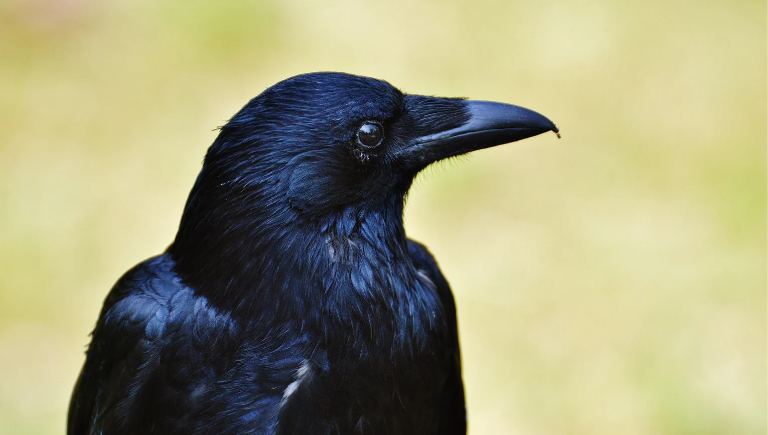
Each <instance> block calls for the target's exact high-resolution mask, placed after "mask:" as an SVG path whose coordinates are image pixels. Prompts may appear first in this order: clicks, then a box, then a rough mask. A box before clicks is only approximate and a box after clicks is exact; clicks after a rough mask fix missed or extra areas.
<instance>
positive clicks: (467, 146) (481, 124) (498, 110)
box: [395, 100, 560, 171]
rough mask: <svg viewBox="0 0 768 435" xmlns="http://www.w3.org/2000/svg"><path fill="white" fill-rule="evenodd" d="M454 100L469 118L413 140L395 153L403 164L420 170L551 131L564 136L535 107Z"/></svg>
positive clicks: (411, 168)
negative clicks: (459, 123)
mask: <svg viewBox="0 0 768 435" xmlns="http://www.w3.org/2000/svg"><path fill="white" fill-rule="evenodd" d="M453 101H456V102H460V103H463V104H464V107H463V109H464V110H465V111H466V113H467V114H468V115H469V119H468V120H467V121H466V122H464V123H463V124H462V125H460V126H458V127H453V128H448V129H444V130H442V131H433V132H430V133H428V134H425V135H422V136H420V137H417V138H415V139H413V140H411V142H410V144H408V145H407V146H405V147H403V148H402V149H400V150H399V152H398V153H397V155H396V156H395V158H396V159H397V160H398V163H399V164H400V165H401V167H403V168H404V169H406V170H416V171H418V170H421V169H423V168H425V167H426V166H428V165H429V164H430V163H433V162H436V161H438V160H442V159H445V158H448V157H453V156H458V155H461V154H466V153H469V152H472V151H476V150H480V149H483V148H490V147H493V146H496V145H501V144H505V143H509V142H515V141H518V140H521V139H525V138H528V137H531V136H536V135H538V134H541V133H545V132H547V131H553V132H555V133H556V134H557V136H558V137H560V134H559V133H558V129H557V127H556V126H555V124H554V123H553V122H552V121H550V120H549V119H547V118H546V117H545V116H544V115H541V114H539V113H536V112H534V111H533V110H528V109H526V108H523V107H520V106H513V105H511V104H503V103H494V102H491V101H472V100H463V101H461V100H453Z"/></svg>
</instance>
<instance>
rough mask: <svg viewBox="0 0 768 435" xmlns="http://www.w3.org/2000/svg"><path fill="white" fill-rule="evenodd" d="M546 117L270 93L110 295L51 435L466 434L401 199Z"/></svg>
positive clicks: (446, 330) (455, 345) (465, 103)
mask: <svg viewBox="0 0 768 435" xmlns="http://www.w3.org/2000/svg"><path fill="white" fill-rule="evenodd" d="M550 130H551V131H554V132H557V131H558V130H557V127H555V125H554V124H553V123H552V122H551V121H549V120H548V119H547V118H545V117H544V116H542V115H540V114H538V113H536V112H533V111H530V110H527V109H524V108H522V107H517V106H512V105H507V104H501V103H492V102H484V101H469V100H462V99H452V98H434V97H425V96H419V95H409V94H403V93H401V92H400V91H399V90H397V89H396V88H394V87H392V86H391V85H390V84H388V83H387V82H384V81H380V80H375V79H371V78H367V77H358V76H352V75H347V74H341V73H313V74H306V75H300V76H296V77H293V78H290V79H287V80H285V81H282V82H280V83H278V84H276V85H274V86H272V87H271V88H269V89H267V90H266V91H264V92H263V93H262V94H261V95H259V96H257V97H256V98H254V99H252V100H251V101H250V102H249V103H248V104H247V105H246V106H245V107H243V108H242V109H241V110H240V111H239V112H238V113H237V114H236V115H235V116H234V117H233V118H232V119H231V120H229V122H227V124H226V125H224V126H223V127H221V131H220V134H219V136H218V137H217V139H216V140H215V141H214V143H213V145H212V146H211V147H210V149H209V150H208V153H207V155H206V157H205V162H204V164H203V168H202V170H201V172H200V175H199V176H198V178H197V181H196V182H195V185H194V187H193V188H192V191H191V193H190V195H189V199H188V201H187V204H186V207H185V209H184V214H183V216H182V219H181V225H180V227H179V231H178V234H177V235H176V239H175V240H174V242H173V244H171V246H170V247H169V248H168V250H167V251H166V252H165V253H164V254H162V255H160V256H157V257H154V258H150V259H148V260H146V261H144V262H142V263H140V264H138V265H137V266H135V267H134V268H133V269H131V270H130V271H128V272H127V273H126V274H125V275H124V276H123V277H122V278H120V280H119V281H118V282H117V284H115V286H114V288H113V289H112V290H111V292H110V293H109V295H108V296H107V299H106V301H105V302H104V308H103V310H102V312H101V315H100V317H99V320H98V322H97V325H96V328H95V330H94V331H93V334H92V341H91V344H90V346H89V348H88V351H87V359H86V361H85V365H84V367H83V370H82V372H81V374H80V377H79V379H78V381H77V385H76V386H75V390H74V393H73V395H72V401H71V404H70V410H69V421H68V432H67V433H68V434H69V435H85V434H102V435H117V434H328V435H331V434H339V435H344V434H365V435H370V434H378V435H382V434H398V435H407V434H420V435H423V434H441V435H443V434H447V435H451V434H464V433H465V432H466V418H465V408H464V388H463V384H462V379H461V363H460V357H459V342H458V335H457V329H456V309H455V306H454V301H453V295H452V294H451V290H450V288H449V287H448V283H447V282H446V280H445V278H444V277H443V275H442V274H441V273H440V270H439V269H438V267H437V264H436V263H435V260H434V259H433V258H432V256H431V255H430V253H429V252H428V251H427V250H426V248H424V246H422V245H420V244H419V243H417V242H414V241H412V240H409V239H408V238H407V237H406V235H405V230H404V229H403V206H404V199H405V196H406V193H407V192H408V188H409V187H410V186H411V182H412V180H413V178H414V176H415V175H416V174H417V173H418V172H419V171H421V170H422V169H424V168H425V167H426V166H428V165H429V164H431V163H433V162H436V161H438V160H441V159H445V158H448V157H452V156H457V155H461V154H465V153H468V152H470V151H474V150H478V149H481V148H487V147H491V146H495V145H500V144H503V143H507V142H512V141H516V140H520V139H524V138H527V137H530V136H535V135H537V134H540V133H543V132H546V131H550Z"/></svg>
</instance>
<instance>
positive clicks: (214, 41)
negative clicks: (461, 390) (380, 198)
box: [0, 0, 768, 435]
mask: <svg viewBox="0 0 768 435" xmlns="http://www.w3.org/2000/svg"><path fill="white" fill-rule="evenodd" d="M0 59H1V60H0V268H1V271H2V272H1V273H0V433H2V434H61V433H63V432H64V424H65V418H66V415H65V414H66V408H67V403H68V399H69V394H70V391H71V388H72V385H73V383H74V381H75V378H76V376H77V374H78V370H79V369H80V365H81V364H82V361H83V351H84V347H85V345H86V343H87V342H88V337H87V334H88V333H89V332H90V330H91V328H92V327H93V325H94V322H95V320H96V317H97V315H98V312H99V309H100V306H101V303H102V300H103V298H104V297H105V295H106V293H107V291H108V290H109V288H110V287H111V285H112V284H113V283H114V281H115V280H116V279H117V278H118V277H119V276H120V275H121V274H122V273H123V272H124V271H125V270H126V269H128V268H129V267H131V266H132V265H133V264H135V263H137V262H139V261H141V260H143V259H144V258H146V257H149V256H152V255H154V254H157V253H159V252H161V251H162V250H163V249H164V248H165V247H166V246H167V245H168V244H169V243H170V241H171V240H172V238H173V236H174V233H175V229H176V227H177V225H178V222H179V218H180V216H181V211H182V207H183V204H184V201H185V199H186V195H187V193H188V191H189V189H190V188H191V186H192V183H193V181H194V178H195V176H196V174H197V172H198V171H199V169H200V163H201V161H202V158H203V155H204V152H205V150H206V148H207V147H208V145H209V144H210V143H211V142H212V140H213V139H214V137H215V135H216V132H215V131H213V129H214V128H215V127H216V126H218V125H221V124H223V123H224V122H225V120H226V119H227V118H228V117H229V116H231V115H232V114H234V113H235V112H236V111H237V110H238V109H239V108H240V107H241V106H242V105H243V104H245V102H246V101H248V99H250V98H251V97H253V96H254V95H256V94H258V93H260V92H261V91H262V90H264V89H265V88H266V87H268V86H270V85H272V84H273V83H275V82H277V81H279V80H281V79H283V78H286V77H289V76H292V75H295V74H299V73H303V72H309V71H319V70H337V71H347V72H351V73H356V74H363V75H369V76H374V77H378V78H382V79H385V80H388V81H390V82H391V83H392V84H394V85H396V86H398V87H400V88H401V89H403V90H405V91H408V92H414V93H421V94H430V95H443V96H466V97H471V98H474V99H487V100H497V101H504V102H510V103H515V104H519V105H523V106H526V107H530V108H532V109H534V110H537V111H540V112H542V113H544V114H546V115H547V116H548V117H550V118H551V119H553V120H554V121H555V122H556V123H557V124H558V126H560V127H561V129H562V133H563V139H562V140H557V139H556V138H555V135H553V134H548V135H544V136H541V137H536V138H534V139H528V140H525V141H523V142H519V143H515V144H513V145H508V146H504V147H499V148H494V149H491V150H486V151H482V152H479V153H476V154H474V155H472V156H470V157H467V158H464V159H461V160H460V161H454V162H449V163H444V164H441V165H438V166H436V167H433V168H430V169H428V170H427V171H425V174H423V175H422V176H420V178H419V179H418V181H417V183H416V185H415V187H414V189H413V191H412V194H411V196H410V198H409V205H408V208H407V211H406V223H407V231H408V233H409V234H410V236H411V237H413V238H416V239H417V240H420V241H422V242H424V243H426V244H427V245H428V246H429V247H430V248H431V250H432V251H433V253H434V254H435V255H436V256H437V258H438V260H439V261H440V264H441V266H442V268H443V270H444V271H445V273H446V275H447V277H448V279H449V280H450V281H451V283H452V285H453V288H454V292H455V294H456V299H457V302H458V308H459V322H460V330H461V338H462V343H463V351H464V370H465V380H466V388H467V400H468V407H469V418H470V433H471V434H473V435H479V434H507V433H509V434H530V435H533V434H585V435H587V434H589V435H592V434H630V435H631V434H764V433H766V407H767V406H768V404H767V403H766V383H767V382H768V381H767V380H766V343H767V341H768V338H767V337H766V116H767V114H766V4H765V2H764V1H752V0H743V1H733V0H728V1H726V0H713V1H710V2H701V1H694V0H667V1H662V0H649V1H645V2H615V1H609V0H575V1H570V2H563V1H559V2H558V1H553V0H543V1H538V2H533V1H524V2H523V1H521V2H508V1H496V2H494V1H472V2H470V1H466V2H458V1H437V0H432V1H422V2H409V1H390V2H378V3H374V2H355V1H332V2H314V3H311V2H302V1H296V0H289V1H276V0H275V1H271V2H257V1H250V2H249V1H229V0H226V1H219V2H205V1H200V0H191V1H186V2H182V1H158V0H153V1H149V0H136V1H101V2H98V1H96V0H30V1H23V2H16V1H10V2H9V1H8V0H3V1H0Z"/></svg>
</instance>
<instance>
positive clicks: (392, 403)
mask: <svg viewBox="0 0 768 435" xmlns="http://www.w3.org/2000/svg"><path fill="white" fill-rule="evenodd" d="M372 281H373V283H374V284H376V283H377V282H379V280H377V279H375V277H374V278H373V279H372ZM358 284H359V283H358ZM406 285H410V287H407V286H406ZM345 291H346V297H345V298H344V299H343V302H345V303H344V304H342V301H341V300H339V301H338V303H339V304H340V305H336V306H332V309H327V310H326V312H327V317H325V318H324V319H323V321H324V322H325V323H324V325H323V329H322V330H323V337H322V340H321V341H322V346H321V349H322V350H321V351H319V352H318V353H317V354H316V355H320V357H319V358H315V360H314V361H313V362H312V371H311V373H309V375H308V376H307V377H306V378H305V380H306V384H305V385H303V388H301V391H300V394H301V395H302V396H303V398H299V397H298V396H297V397H296V398H295V399H296V401H295V403H294V404H293V405H294V406H301V404H302V402H303V401H307V402H306V403H304V406H302V408H303V409H304V411H305V412H306V410H307V409H315V410H318V412H319V414H320V415H321V416H322V417H318V418H317V419H316V420H317V421H326V423H327V424H329V425H338V427H339V428H342V427H347V428H356V430H358V433H361V432H359V428H360V427H370V428H372V429H376V428H378V429H381V430H383V429H384V428H388V431H389V433H404V434H407V433H429V432H431V430H432V429H431V428H432V426H433V425H434V422H435V417H434V414H435V412H436V409H437V408H438V406H439V403H440V393H441V391H442V389H443V388H444V385H445V380H446V378H447V376H448V373H449V370H450V363H451V352H450V350H451V343H450V341H449V339H448V330H447V329H448V328H447V321H446V318H445V314H444V310H443V307H442V305H441V303H440V300H439V298H438V296H437V294H436V293H435V292H434V289H433V288H432V287H430V286H429V283H428V282H424V281H423V279H420V278H418V277H416V278H414V281H410V282H408V283H403V282H402V281H401V282H400V283H396V284H395V286H389V287H385V288H376V287H373V286H368V287H366V286H363V285H359V286H357V287H354V286H353V287H352V288H348V289H346V290H345ZM332 303H333V302H332ZM393 428H397V430H396V431H395V432H391V431H392V429H393ZM368 432H369V431H365V430H364V431H363V432H362V433H368ZM342 433H344V431H342Z"/></svg>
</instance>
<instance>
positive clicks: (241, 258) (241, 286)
mask: <svg viewBox="0 0 768 435" xmlns="http://www.w3.org/2000/svg"><path fill="white" fill-rule="evenodd" d="M242 210H243V212H242V213H239V214H235V215H229V216H227V218H226V219H205V216H206V215H214V214H206V213H201V212H200V210H191V211H192V212H194V213H190V216H191V217H197V216H200V218H196V220H193V219H192V218H188V216H187V213H189V212H190V210H187V213H185V217H184V219H183V220H182V226H181V227H180V229H179V234H178V235H177V238H176V240H175V241H174V243H173V245H171V247H170V248H169V253H170V254H171V256H172V257H173V259H174V260H175V261H176V267H175V270H176V272H177V273H178V274H179V275H180V276H181V278H182V280H183V281H184V282H185V283H186V284H187V285H189V286H190V287H191V288H193V289H194V290H195V291H196V292H197V293H198V294H200V295H201V296H204V297H205V298H207V299H209V301H210V302H211V303H212V304H213V305H214V306H217V307H219V308H221V309H225V310H227V311H229V312H232V313H234V314H236V315H238V316H239V317H245V318H248V319H257V320H260V321H268V322H277V323H281V322H283V321H287V320H293V319H297V318H298V319H310V318H311V317H312V316H317V315H320V312H321V311H322V307H326V306H328V305H329V304H331V305H334V304H336V305H340V306H341V305H345V304H347V305H348V304H349V303H353V302H354V300H355V299H359V297H361V296H364V297H370V298H374V297H376V295H375V294H374V290H373V289H374V288H376V289H381V288H389V287H391V284H390V283H388V282H387V280H391V279H392V276H391V275H392V274H393V273H394V274H395V275H397V276H402V275H408V274H411V273H413V274H415V273H416V272H415V269H414V267H413V265H412V263H411V262H410V259H409V257H408V248H407V239H406V236H405V230H404V229H403V221H402V211H403V200H402V198H394V199H393V200H392V201H390V203H389V204H386V206H385V207H381V206H380V207H376V208H372V209H365V208H351V207H350V208H348V209H345V210H339V212H338V213H335V214H333V215H329V216H326V217H324V218H322V219H307V218H306V217H304V216H302V215H301V214H300V213H298V212H296V211H294V210H292V209H291V208H290V206H288V205H286V206H285V209H283V210H280V211H279V212H275V210H272V209H270V210H268V212H267V211H259V209H258V208H251V209H246V208H243V209H242ZM383 271H388V272H390V275H387V276H380V274H381V273H383ZM403 279H405V277H403ZM350 293H353V294H352V296H355V297H350V296H351V295H350ZM337 299H338V300H337Z"/></svg>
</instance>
